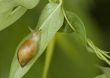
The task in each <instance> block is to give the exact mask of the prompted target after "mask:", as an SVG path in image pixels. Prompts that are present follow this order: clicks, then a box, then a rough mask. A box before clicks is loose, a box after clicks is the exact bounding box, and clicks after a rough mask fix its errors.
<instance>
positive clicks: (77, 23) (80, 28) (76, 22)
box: [64, 11, 86, 44]
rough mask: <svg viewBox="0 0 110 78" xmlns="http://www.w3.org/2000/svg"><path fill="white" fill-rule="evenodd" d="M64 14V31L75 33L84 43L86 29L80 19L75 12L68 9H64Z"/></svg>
mask: <svg viewBox="0 0 110 78" xmlns="http://www.w3.org/2000/svg"><path fill="white" fill-rule="evenodd" d="M64 15H65V20H66V21H65V22H66V23H65V27H64V31H66V32H73V33H76V35H77V36H79V37H80V39H81V40H82V41H83V43H84V44H86V30H85V27H84V24H83V22H82V21H81V19H80V18H79V17H78V16H77V15H76V14H74V13H72V12H69V11H66V12H65V11H64ZM70 28H71V29H70ZM72 29H73V31H72Z"/></svg>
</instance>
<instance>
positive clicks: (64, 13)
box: [62, 8, 76, 31]
mask: <svg viewBox="0 0 110 78" xmlns="http://www.w3.org/2000/svg"><path fill="white" fill-rule="evenodd" d="M62 11H63V15H64V17H65V19H66V21H67V23H68V24H69V26H70V28H71V29H72V30H73V31H76V30H75V28H74V27H73V26H72V24H71V23H70V22H69V20H68V18H67V16H66V12H65V10H64V9H63V8H62Z"/></svg>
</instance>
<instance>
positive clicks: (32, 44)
mask: <svg viewBox="0 0 110 78" xmlns="http://www.w3.org/2000/svg"><path fill="white" fill-rule="evenodd" d="M37 34H38V33H37ZM34 37H39V35H36V36H35V35H34V36H33V37H32V38H31V39H29V40H26V41H25V42H24V43H23V44H22V45H21V47H20V48H19V50H18V55H17V56H18V61H19V63H20V65H21V67H24V66H25V65H26V64H27V63H28V62H29V61H30V60H31V59H32V58H33V57H34V56H35V55H36V54H37V52H38V46H39V44H38V42H39V38H38V41H36V40H34Z"/></svg>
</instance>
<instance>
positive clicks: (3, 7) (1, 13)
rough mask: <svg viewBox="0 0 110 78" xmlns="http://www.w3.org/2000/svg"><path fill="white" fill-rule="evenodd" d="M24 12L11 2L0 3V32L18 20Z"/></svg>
mask: <svg viewBox="0 0 110 78" xmlns="http://www.w3.org/2000/svg"><path fill="white" fill-rule="evenodd" d="M26 10H27V9H26V8H24V7H22V6H17V4H16V3H15V2H13V1H12V0H11V1H9V0H2V1H0V31H1V30H3V29H5V28H6V27H8V26H9V25H11V24H12V23H14V22H15V21H16V20H17V19H19V18H20V17H21V16H22V15H23V14H24V13H25V12H26Z"/></svg>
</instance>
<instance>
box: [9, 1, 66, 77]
mask: <svg viewBox="0 0 110 78" xmlns="http://www.w3.org/2000/svg"><path fill="white" fill-rule="evenodd" d="M63 19H64V16H63V14H62V11H61V4H56V3H49V4H47V5H46V7H45V8H44V10H43V12H42V14H41V16H40V19H39V23H38V26H40V28H39V29H40V30H41V40H40V48H39V51H38V54H37V56H35V58H33V59H32V60H31V61H30V62H29V63H28V64H27V65H26V66H25V67H23V68H22V67H21V66H20V64H19V62H18V59H17V52H18V49H19V47H20V46H21V44H22V43H23V42H24V41H25V40H26V39H28V38H30V37H31V35H32V34H30V35H28V36H27V37H26V38H25V39H23V41H21V43H20V44H19V45H18V47H17V49H16V53H15V56H14V58H13V62H12V65H11V70H10V77H9V78H21V77H23V76H24V75H25V74H26V73H27V71H28V70H29V69H30V68H31V66H32V65H33V64H34V63H35V61H36V60H37V59H38V58H39V57H40V56H41V54H42V53H43V52H44V50H45V48H46V46H47V45H48V42H49V41H50V40H51V39H52V38H53V37H54V35H55V34H56V32H57V31H58V30H59V29H60V27H61V26H62V24H63ZM36 30H38V29H37V28H36Z"/></svg>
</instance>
